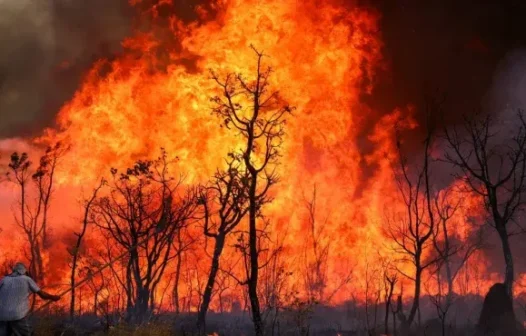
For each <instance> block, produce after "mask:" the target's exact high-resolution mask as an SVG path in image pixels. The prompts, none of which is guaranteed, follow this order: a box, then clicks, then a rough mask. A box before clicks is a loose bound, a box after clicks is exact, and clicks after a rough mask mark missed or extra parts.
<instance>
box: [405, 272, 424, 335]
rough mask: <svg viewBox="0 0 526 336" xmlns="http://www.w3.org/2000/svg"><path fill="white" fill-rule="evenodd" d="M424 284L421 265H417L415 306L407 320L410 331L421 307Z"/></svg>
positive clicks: (412, 307)
mask: <svg viewBox="0 0 526 336" xmlns="http://www.w3.org/2000/svg"><path fill="white" fill-rule="evenodd" d="M421 283H422V269H421V268H420V265H416V274H415V293H414V297H413V305H412V306H411V311H410V312H409V316H408V318H407V322H406V323H407V326H404V327H407V328H408V329H409V328H410V327H411V325H412V324H413V321H414V320H415V316H416V314H417V312H418V310H419V307H420V286H421Z"/></svg>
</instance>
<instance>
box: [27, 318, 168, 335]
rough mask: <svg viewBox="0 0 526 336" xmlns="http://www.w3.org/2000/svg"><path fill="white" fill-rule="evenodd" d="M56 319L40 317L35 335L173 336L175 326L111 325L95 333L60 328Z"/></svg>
mask: <svg viewBox="0 0 526 336" xmlns="http://www.w3.org/2000/svg"><path fill="white" fill-rule="evenodd" d="M55 322H56V320H55V321H54V320H53V319H51V318H50V319H46V318H44V319H39V320H38V321H37V322H36V323H35V325H34V327H35V335H39V336H55V335H61V336H70V335H94V336H103V335H110V336H154V335H155V336H171V335H174V332H173V326H172V325H170V324H167V323H162V322H157V323H148V324H145V325H141V326H129V325H125V324H122V325H117V326H115V327H111V328H110V330H109V331H98V332H95V333H93V331H92V332H87V331H86V330H80V329H78V328H77V327H73V328H66V330H59V329H62V328H59V327H57V325H56V324H55Z"/></svg>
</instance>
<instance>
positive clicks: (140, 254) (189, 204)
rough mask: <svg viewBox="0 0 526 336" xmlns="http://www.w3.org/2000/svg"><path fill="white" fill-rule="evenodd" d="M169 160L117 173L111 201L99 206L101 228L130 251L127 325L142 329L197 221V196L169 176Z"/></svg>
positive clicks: (99, 202)
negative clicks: (186, 231) (177, 248)
mask: <svg viewBox="0 0 526 336" xmlns="http://www.w3.org/2000/svg"><path fill="white" fill-rule="evenodd" d="M168 165H169V162H168V160H167V155H166V153H165V152H164V150H163V154H162V156H161V157H160V158H159V159H157V160H154V161H138V162H137V163H136V164H135V165H134V167H132V168H129V169H127V171H126V172H124V173H121V174H119V173H118V171H117V170H116V169H112V176H113V178H112V180H110V181H109V183H108V186H109V196H104V197H101V198H99V199H98V200H97V202H96V207H95V208H94V211H96V216H97V225H98V226H99V227H100V228H101V229H102V230H103V232H105V233H106V234H107V235H108V236H109V237H111V238H112V239H113V241H114V242H115V243H117V244H118V245H119V246H120V247H121V248H122V249H123V250H124V251H127V264H126V275H125V281H124V283H125V286H126V292H127V294H128V299H127V310H128V319H129V320H131V321H134V322H138V323H141V322H142V321H143V320H144V318H145V317H146V314H147V313H148V312H149V311H153V309H154V304H155V302H154V298H153V293H154V292H155V289H156V288H157V286H158V284H159V282H160V281H161V278H162V276H163V274H164V272H165V270H166V267H167V265H168V263H169V261H170V260H172V259H173V258H174V257H175V256H174V249H173V244H172V242H173V240H174V237H176V235H177V231H178V230H180V229H181V228H182V227H183V226H185V225H187V224H188V222H189V221H190V220H191V219H192V216H193V215H194V212H195V209H196V207H197V200H196V197H195V194H194V193H193V192H192V191H189V190H183V191H182V190H181V189H182V186H181V180H180V179H178V180H176V179H174V178H172V177H170V176H169V175H168V174H169V172H168Z"/></svg>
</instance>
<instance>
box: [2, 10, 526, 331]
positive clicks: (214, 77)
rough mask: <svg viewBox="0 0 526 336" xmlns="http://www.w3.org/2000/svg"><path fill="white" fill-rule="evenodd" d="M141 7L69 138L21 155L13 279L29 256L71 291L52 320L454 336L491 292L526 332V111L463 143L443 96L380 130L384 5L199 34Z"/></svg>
mask: <svg viewBox="0 0 526 336" xmlns="http://www.w3.org/2000/svg"><path fill="white" fill-rule="evenodd" d="M129 3H130V6H132V7H133V8H134V9H135V10H136V11H137V12H138V13H140V15H139V17H138V18H137V21H136V22H135V25H134V32H133V34H132V36H130V37H128V38H127V39H125V40H124V41H123V42H122V47H123V51H122V53H121V54H119V55H117V56H115V57H112V58H108V59H99V60H97V61H96V62H95V63H94V64H93V66H92V68H91V69H90V70H89V71H88V72H87V73H86V74H85V77H84V79H83V80H82V84H81V85H80V87H79V88H78V90H77V91H76V93H75V94H74V96H73V97H72V98H71V99H70V100H69V101H68V102H67V103H65V104H64V105H63V107H62V108H61V110H60V112H59V113H58V117H57V120H56V126H55V127H53V128H49V129H47V130H46V131H45V132H44V133H43V134H40V135H39V136H37V137H35V138H33V139H31V141H29V144H28V141H25V142H23V144H24V146H25V148H22V147H17V146H20V145H21V144H20V143H19V142H12V143H10V144H11V145H12V147H11V146H10V147H9V148H2V151H4V152H6V153H7V152H8V151H10V152H8V153H9V154H10V157H8V158H6V157H5V156H4V157H3V160H4V168H5V174H4V176H5V180H4V181H2V185H1V188H2V191H1V193H2V198H3V199H5V200H9V204H8V206H5V204H7V203H5V202H7V201H5V202H4V201H2V208H1V215H2V219H3V223H4V224H3V227H2V228H1V229H2V232H1V236H0V240H1V242H2V244H1V248H0V261H1V263H2V267H3V268H4V270H5V271H6V272H7V271H8V270H10V268H11V266H12V265H14V264H15V262H16V261H18V260H22V261H24V262H26V263H27V264H28V265H29V267H28V268H29V272H30V274H31V276H32V277H33V278H34V279H35V280H36V281H37V282H38V283H39V284H40V285H41V286H42V287H43V288H52V289H54V290H55V291H57V292H59V293H60V294H61V296H62V299H61V300H60V301H59V302H57V303H53V304H52V305H50V304H48V303H41V302H39V301H35V302H34V303H33V305H32V309H33V312H34V314H35V315H40V316H42V315H53V314H56V315H67V316H68V318H69V321H70V322H74V323H70V324H71V325H74V326H75V328H80V327H79V325H82V323H84V322H81V321H82V319H84V318H86V319H87V318H88V317H89V318H93V317H95V318H96V321H98V323H99V324H100V326H99V327H98V328H99V329H100V330H102V329H106V330H107V331H108V330H110V329H111V330H117V329H118V328H121V327H122V326H123V325H128V326H129V325H133V326H143V327H144V326H145V325H146V326H148V325H150V326H151V324H149V323H152V321H154V320H155V321H157V322H156V325H157V326H160V325H163V323H164V322H163V321H166V319H169V317H177V323H176V324H177V330H178V331H180V330H186V331H182V332H196V333H198V334H206V333H207V332H208V333H210V332H215V331H218V332H220V333H221V334H223V333H224V334H225V335H235V334H240V335H241V334H243V335H244V334H247V333H255V334H256V335H258V336H260V335H284V334H287V335H288V334H301V335H309V334H319V335H322V334H323V333H324V332H326V333H328V334H329V333H330V334H331V335H336V334H339V335H344V334H345V332H351V331H353V332H358V333H363V334H368V335H378V334H380V333H385V334H389V335H391V334H398V335H408V334H409V333H411V332H415V333H422V334H424V333H425V332H426V331H425V330H426V326H427V324H426V322H425V321H426V320H429V319H431V321H432V322H433V321H434V323H436V324H437V326H436V328H435V329H436V330H438V331H439V334H441V335H446V334H454V332H453V330H460V329H459V328H467V329H466V330H469V328H470V327H474V324H475V323H476V322H478V314H479V312H480V311H481V309H482V299H480V300H478V301H477V298H482V297H483V296H485V294H486V293H487V292H488V291H489V294H488V298H487V299H486V301H487V302H490V301H491V302H493V303H491V302H490V303H487V304H486V303H484V304H485V306H484V309H483V310H482V312H483V313H482V316H485V314H486V315H487V316H491V314H492V313H491V311H492V309H493V310H495V311H498V310H499V308H498V307H497V308H496V307H493V306H495V305H496V306H499V304H498V303H494V302H497V301H498V302H500V301H502V302H504V303H503V305H505V306H506V309H507V310H506V314H505V315H506V318H507V319H509V321H508V320H507V321H508V322H507V323H506V324H507V325H508V326H509V325H510V323H511V324H514V323H515V322H516V321H517V320H519V319H520V317H519V316H522V315H520V314H519V313H518V312H517V313H514V312H513V303H512V302H514V303H515V306H516V307H521V304H522V303H525V301H524V298H525V296H526V291H524V287H523V285H526V283H523V282H524V280H525V277H524V273H522V272H521V270H518V269H517V267H516V266H515V264H514V261H515V260H516V259H517V258H518V256H517V255H515V256H514V252H513V251H514V248H513V242H515V243H516V242H517V241H514V240H513V239H512V238H511V237H512V236H516V235H520V234H522V233H523V231H524V217H523V211H524V209H525V200H526V119H525V118H526V116H525V115H524V114H523V113H522V111H520V110H519V111H517V113H516V114H515V115H514V116H513V125H509V124H503V123H502V122H501V121H500V120H499V118H498V117H497V116H495V115H492V114H485V113H480V114H476V115H473V114H471V115H466V116H465V118H464V122H463V123H462V125H456V126H455V127H452V126H443V120H442V119H441V118H442V116H443V115H444V109H445V108H446V106H447V104H446V102H445V100H443V99H442V98H441V97H439V96H438V95H433V96H430V97H426V99H425V104H424V107H423V109H422V111H420V110H418V111H417V110H416V108H415V107H414V106H411V105H408V106H406V107H401V108H398V109H396V110H395V111H393V112H392V113H390V114H388V115H384V116H379V115H378V113H376V112H375V111H373V110H372V109H371V107H369V105H367V104H365V103H364V102H363V101H364V100H363V97H364V96H367V95H369V94H370V93H371V92H372V90H373V88H374V85H375V81H376V74H377V72H378V71H379V70H380V69H383V68H385V66H386V64H387V63H386V61H385V60H384V59H383V57H382V47H383V44H382V36H381V32H380V28H379V19H380V14H379V13H378V12H377V11H375V10H373V9H372V8H369V7H365V6H359V5H352V6H351V5H349V4H347V3H343V2H339V1H323V2H317V1H310V0H309V1H301V2H298V1H292V0H282V1H273V0H265V1H260V0H243V1H241V0H229V1H213V2H210V3H207V4H206V5H205V4H203V5H199V6H197V7H196V13H197V14H198V16H199V18H198V19H196V20H195V21H192V22H187V21H184V20H182V19H181V18H179V17H178V16H177V15H175V14H174V13H175V10H174V5H173V2H172V1H164V0H161V1H146V0H130V1H129ZM408 103H411V102H408ZM417 114H418V115H420V116H424V117H423V118H420V119H422V120H420V119H418V118H417V117H416V116H417ZM417 120H418V121H417ZM370 125H373V127H372V128H371V127H370ZM417 137H418V140H415V139H417ZM4 143H5V142H4ZM42 148H47V149H46V150H45V151H44V152H42ZM13 151H15V152H14V153H13ZM11 153H12V154H11ZM492 237H493V238H492ZM495 238H496V239H497V240H495ZM492 242H493V243H494V242H497V244H498V245H494V244H493V245H494V247H493V248H494V249H496V250H497V251H499V255H500V259H501V260H502V263H501V264H499V265H502V266H501V267H500V271H499V272H496V271H495V269H494V267H492V265H491V263H492V262H493V260H491V259H490V257H489V256H488V253H487V251H488V249H489V247H490V245H491V244H492ZM496 282H499V283H500V282H501V283H502V284H501V285H496V287H495V286H493V285H494V284H495V283H496ZM492 286H493V287H492ZM490 288H492V289H491V290H490ZM499 295H500V296H499ZM470 300H471V302H472V303H470ZM473 302H475V303H473ZM470 304H471V306H470ZM472 306H476V308H473V307H472ZM469 309H473V311H471V312H470V311H467V310H469ZM459 314H460V316H462V317H461V318H463V319H468V318H471V319H472V321H474V322H473V324H472V325H470V324H469V323H464V322H463V323H457V322H458V321H456V320H455V318H454V316H453V315H459ZM488 314H489V315H488ZM329 316H332V317H330V318H329ZM334 316H338V317H334ZM218 317H219V318H221V319H222V320H220V322H218ZM324 319H325V320H324ZM432 319H435V320H432ZM490 320H491V318H490V317H488V318H481V320H480V323H479V328H478V329H477V330H478V332H481V333H485V332H487V330H486V329H487V328H486V327H487V326H486V325H485V324H484V322H487V324H488V325H489V324H491V323H493V322H490ZM170 321H172V320H170ZM233 321H234V322H233ZM491 321H493V320H491ZM170 323H171V322H170ZM232 323H233V324H237V326H235V327H232V326H229V324H232ZM246 323H251V327H250V328H249V327H247V326H244V325H243V324H246ZM498 323H499V322H495V323H493V324H491V327H492V328H493V329H498V328H499V327H498V325H499V324H498ZM457 324H458V325H457ZM483 324H484V326H483ZM116 326H117V327H116ZM116 328H117V329H116ZM152 328H153V327H152ZM229 328H230V329H229ZM484 328H486V329H484ZM488 328H489V327H488ZM88 329H89V328H88ZM483 329H484V330H483ZM78 330H79V329H77V331H78ZM171 330H173V329H171V327H170V328H169V329H168V331H165V330H157V331H155V332H156V333H158V334H161V333H168V334H170V332H171ZM473 330H475V329H473ZM481 330H482V331H481ZM455 332H457V331H455ZM517 332H518V331H517ZM457 334H462V333H461V332H458V333H457Z"/></svg>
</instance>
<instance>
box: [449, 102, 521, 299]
mask: <svg viewBox="0 0 526 336" xmlns="http://www.w3.org/2000/svg"><path fill="white" fill-rule="evenodd" d="M517 125H518V128H517V131H516V132H515V133H514V134H513V135H511V136H510V137H508V138H507V141H505V142H501V141H498V139H497V136H498V135H499V133H498V132H496V131H494V126H495V119H494V118H493V117H492V116H490V115H485V116H481V115H477V116H475V117H474V118H467V117H466V118H465V119H464V127H463V130H461V131H459V130H458V129H457V128H453V129H447V128H446V129H445V139H446V140H447V142H448V144H449V151H448V152H447V153H446V155H445V160H446V161H447V162H449V163H451V164H452V165H453V166H455V167H456V168H458V169H459V173H458V174H457V178H458V179H460V180H461V181H463V182H464V183H465V184H466V185H467V186H469V187H468V188H469V190H470V191H472V192H474V193H475V194H477V195H479V196H482V197H483V198H484V205H485V207H486V210H487V212H488V215H489V216H490V217H491V219H492V223H491V224H492V226H493V228H494V229H495V230H496V231H497V233H498V236H499V238H500V241H501V244H502V253H503V257H504V262H505V265H506V269H505V272H504V284H505V285H506V289H507V292H508V294H509V295H510V297H513V281H514V268H513V255H512V251H511V246H510V241H509V238H510V235H512V234H514V232H513V229H512V228H511V225H512V224H518V225H519V227H520V223H518V222H517V219H518V218H517V215H518V213H519V212H520V211H523V210H524V204H525V198H524V196H525V192H526V119H525V117H524V113H523V112H522V111H519V112H518V113H517ZM521 231H524V228H521Z"/></svg>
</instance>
